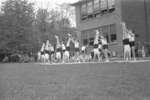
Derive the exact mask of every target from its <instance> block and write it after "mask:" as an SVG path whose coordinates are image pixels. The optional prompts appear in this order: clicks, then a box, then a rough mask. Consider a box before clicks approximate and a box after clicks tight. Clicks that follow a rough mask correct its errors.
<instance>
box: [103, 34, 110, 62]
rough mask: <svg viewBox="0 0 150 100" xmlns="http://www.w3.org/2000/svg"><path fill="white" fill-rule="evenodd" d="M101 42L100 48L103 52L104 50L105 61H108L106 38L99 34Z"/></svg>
mask: <svg viewBox="0 0 150 100" xmlns="http://www.w3.org/2000/svg"><path fill="white" fill-rule="evenodd" d="M101 43H102V48H103V52H104V57H105V61H106V62H109V57H108V42H107V39H106V38H105V37H104V36H101Z"/></svg>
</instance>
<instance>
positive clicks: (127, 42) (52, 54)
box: [38, 22, 136, 62]
mask: <svg viewBox="0 0 150 100" xmlns="http://www.w3.org/2000/svg"><path fill="white" fill-rule="evenodd" d="M121 25H122V30H123V47H124V60H126V61H127V60H132V59H133V60H136V57H135V34H134V33H133V32H132V31H131V30H128V29H127V27H126V24H125V23H124V22H122V23H121ZM55 39H56V47H55V48H54V46H53V45H52V44H50V42H49V40H47V41H46V43H43V45H42V48H41V50H40V52H39V53H38V60H41V61H42V62H70V61H75V62H80V61H85V59H86V61H100V62H102V61H105V62H109V54H110V51H109V49H108V42H107V39H106V38H105V36H104V34H103V32H102V30H95V38H94V43H93V49H92V50H91V53H90V54H87V53H86V50H87V48H88V47H89V46H88V45H86V46H85V45H83V46H82V47H80V42H79V40H78V39H76V38H73V36H72V35H71V34H68V40H67V42H66V43H64V42H63V41H60V38H59V37H58V36H57V35H55ZM71 42H72V43H73V44H74V49H75V50H74V55H73V56H71V51H70V48H71V47H70V43H71Z"/></svg>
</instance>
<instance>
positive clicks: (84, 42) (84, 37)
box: [81, 31, 88, 45]
mask: <svg viewBox="0 0 150 100" xmlns="http://www.w3.org/2000/svg"><path fill="white" fill-rule="evenodd" d="M87 38H88V36H87V32H86V31H83V32H82V33H81V39H82V42H83V45H86V44H87V43H88V39H87Z"/></svg>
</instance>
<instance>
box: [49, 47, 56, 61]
mask: <svg viewBox="0 0 150 100" xmlns="http://www.w3.org/2000/svg"><path fill="white" fill-rule="evenodd" d="M49 48H50V62H51V63H52V62H53V61H54V58H55V57H54V54H55V50H54V46H53V45H52V44H49Z"/></svg>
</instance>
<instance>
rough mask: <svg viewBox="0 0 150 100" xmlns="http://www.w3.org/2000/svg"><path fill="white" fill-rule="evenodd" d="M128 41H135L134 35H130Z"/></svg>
mask: <svg viewBox="0 0 150 100" xmlns="http://www.w3.org/2000/svg"><path fill="white" fill-rule="evenodd" d="M129 41H130V42H133V41H135V36H134V34H132V35H130V36H129Z"/></svg>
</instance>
